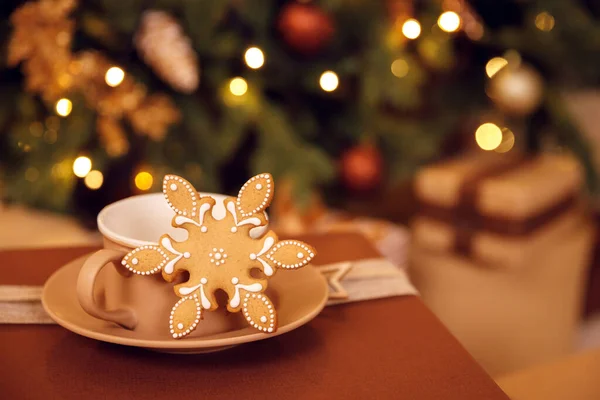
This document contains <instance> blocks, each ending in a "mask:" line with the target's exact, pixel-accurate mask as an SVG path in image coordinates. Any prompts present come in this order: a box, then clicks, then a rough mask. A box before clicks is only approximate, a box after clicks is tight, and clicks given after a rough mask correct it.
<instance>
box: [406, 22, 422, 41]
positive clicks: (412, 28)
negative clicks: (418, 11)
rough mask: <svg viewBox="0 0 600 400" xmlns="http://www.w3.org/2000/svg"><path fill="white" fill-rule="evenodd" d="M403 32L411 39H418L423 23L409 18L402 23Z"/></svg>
mask: <svg viewBox="0 0 600 400" xmlns="http://www.w3.org/2000/svg"><path fill="white" fill-rule="evenodd" d="M402 34H404V36H406V37H407V38H409V39H416V38H418V37H419V35H420V34H421V24H419V21H417V20H416V19H414V18H410V19H407V20H406V21H404V24H402Z"/></svg>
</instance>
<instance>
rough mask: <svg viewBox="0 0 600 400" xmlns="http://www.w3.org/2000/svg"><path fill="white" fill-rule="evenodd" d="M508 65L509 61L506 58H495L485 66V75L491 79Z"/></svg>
mask: <svg viewBox="0 0 600 400" xmlns="http://www.w3.org/2000/svg"><path fill="white" fill-rule="evenodd" d="M507 65H508V61H507V60H506V59H505V58H502V57H494V58H492V59H491V60H490V61H488V62H487V64H485V73H486V74H487V76H488V77H490V78H491V77H493V76H494V75H496V74H497V73H498V72H499V71H500V70H501V69H502V68H504V67H506V66H507Z"/></svg>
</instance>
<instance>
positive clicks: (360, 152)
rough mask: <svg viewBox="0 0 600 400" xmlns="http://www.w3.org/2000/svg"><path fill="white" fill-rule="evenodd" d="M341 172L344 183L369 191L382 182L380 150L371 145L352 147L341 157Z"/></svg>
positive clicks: (353, 188)
mask: <svg viewBox="0 0 600 400" xmlns="http://www.w3.org/2000/svg"><path fill="white" fill-rule="evenodd" d="M340 174H341V178H342V181H343V182H344V185H346V187H348V188H349V189H352V190H355V191H368V190H372V189H374V188H375V187H377V186H378V185H379V184H380V183H381V179H382V176H383V159H382V157H381V154H380V153H379V150H377V148H376V147H374V146H370V145H360V146H356V147H353V148H351V149H350V150H348V151H347V152H346V153H344V154H343V155H342V158H341V159H340Z"/></svg>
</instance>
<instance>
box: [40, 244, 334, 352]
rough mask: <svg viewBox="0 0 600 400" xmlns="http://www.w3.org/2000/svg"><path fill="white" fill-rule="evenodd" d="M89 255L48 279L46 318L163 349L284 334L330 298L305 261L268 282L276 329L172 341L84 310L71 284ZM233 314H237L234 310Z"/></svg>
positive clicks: (215, 347)
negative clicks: (274, 301)
mask: <svg viewBox="0 0 600 400" xmlns="http://www.w3.org/2000/svg"><path fill="white" fill-rule="evenodd" d="M87 257H89V254H88V255H86V256H83V257H80V258H77V259H76V260H73V261H71V262H70V263H68V264H66V265H65V266H63V267H62V268H60V269H59V270H58V271H56V272H55V273H54V274H53V275H52V276H51V277H50V278H49V279H48V280H47V281H46V284H45V285H44V290H43V293H42V304H43V306H44V309H45V310H46V312H47V313H48V314H49V315H50V317H51V318H52V319H53V320H54V321H56V323H58V324H59V325H61V326H63V327H64V328H66V329H68V330H70V331H72V332H74V333H76V334H78V335H82V336H86V337H88V338H91V339H96V340H100V341H103V342H108V343H115V344H121V345H125V346H135V347H143V348H147V349H151V350H155V351H160V352H166V353H190V354H195V353H210V352H214V351H220V350H225V349H227V348H230V347H233V346H236V345H239V344H242V343H248V342H254V341H257V340H263V339H269V338H271V337H274V336H278V335H281V334H284V333H286V332H289V331H291V330H294V329H296V328H298V327H300V326H302V325H304V324H306V323H307V322H309V321H310V320H312V319H313V318H314V317H316V316H317V315H318V314H319V313H320V312H321V310H322V309H323V307H325V303H326V302H327V297H328V290H329V289H328V286H327V281H326V280H325V278H324V277H323V275H322V274H321V273H320V272H319V271H317V270H316V269H315V268H314V267H312V266H310V265H308V266H306V267H304V268H300V269H298V270H296V271H293V272H290V271H281V272H279V273H277V274H276V275H275V276H274V277H273V278H272V279H271V280H270V281H269V288H270V289H272V290H274V291H276V292H277V293H278V296H279V301H278V308H277V318H278V322H279V328H278V329H277V331H276V332H274V333H270V334H265V333H263V332H258V331H256V330H255V329H254V328H251V327H244V328H241V329H236V330H231V331H228V332H221V333H218V334H213V335H209V336H202V337H194V336H193V335H190V336H188V337H186V338H183V339H180V340H174V339H172V338H171V337H170V336H169V335H168V332H166V329H165V332H164V333H156V334H152V335H150V334H148V333H139V332H138V333H136V331H135V330H132V331H130V330H127V329H125V328H122V327H120V326H118V325H116V324H113V323H111V322H106V321H103V320H100V319H96V318H94V317H92V316H91V315H89V314H87V313H86V312H85V311H83V309H82V308H81V306H80V305H79V301H78V299H77V293H76V290H75V287H76V284H77V276H78V274H79V270H80V269H81V266H82V265H83V263H84V261H85V260H86V259H87ZM165 284H166V283H165ZM174 299H175V298H174ZM232 315H233V316H238V314H237V313H236V314H232ZM165 318H166V317H165ZM240 318H241V316H240ZM165 320H166V319H165ZM165 326H166V324H165Z"/></svg>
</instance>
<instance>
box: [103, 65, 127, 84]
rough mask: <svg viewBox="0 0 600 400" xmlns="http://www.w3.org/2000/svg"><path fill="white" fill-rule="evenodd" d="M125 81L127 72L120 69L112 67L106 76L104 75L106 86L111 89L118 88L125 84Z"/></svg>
mask: <svg viewBox="0 0 600 400" xmlns="http://www.w3.org/2000/svg"><path fill="white" fill-rule="evenodd" d="M123 79H125V71H123V70H122V69H121V68H119V67H111V68H109V69H108V71H106V75H104V80H105V81H106V84H107V85H108V86H110V87H117V86H119V85H120V84H121V82H123Z"/></svg>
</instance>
